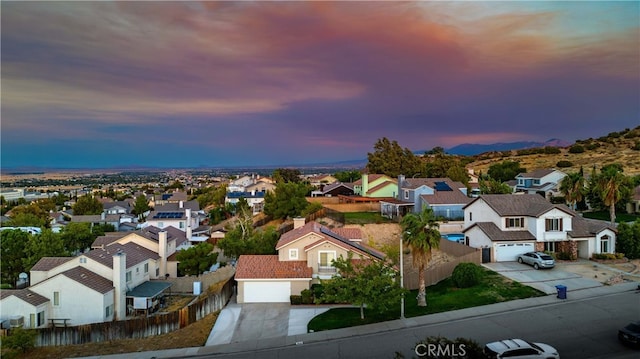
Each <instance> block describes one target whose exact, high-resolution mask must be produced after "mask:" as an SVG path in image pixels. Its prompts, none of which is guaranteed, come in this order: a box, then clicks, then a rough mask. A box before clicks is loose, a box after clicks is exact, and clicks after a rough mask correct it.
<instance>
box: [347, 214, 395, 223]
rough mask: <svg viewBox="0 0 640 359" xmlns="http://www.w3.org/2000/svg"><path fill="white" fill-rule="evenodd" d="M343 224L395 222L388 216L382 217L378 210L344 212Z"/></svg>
mask: <svg viewBox="0 0 640 359" xmlns="http://www.w3.org/2000/svg"><path fill="white" fill-rule="evenodd" d="M344 223H345V224H371V223H396V222H395V221H393V220H390V219H389V218H386V217H382V216H381V215H380V213H379V212H345V213H344Z"/></svg>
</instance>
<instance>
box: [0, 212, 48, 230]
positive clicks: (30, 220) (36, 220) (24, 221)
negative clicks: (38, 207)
mask: <svg viewBox="0 0 640 359" xmlns="http://www.w3.org/2000/svg"><path fill="white" fill-rule="evenodd" d="M46 224H47V222H46V221H45V220H44V219H43V218H42V217H39V216H37V215H35V214H33V213H16V214H12V216H11V219H10V220H9V221H7V225H8V226H9V227H41V228H43V227H46Z"/></svg>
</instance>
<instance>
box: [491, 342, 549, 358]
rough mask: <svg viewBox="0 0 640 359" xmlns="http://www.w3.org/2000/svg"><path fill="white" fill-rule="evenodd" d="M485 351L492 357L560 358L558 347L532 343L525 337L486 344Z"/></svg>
mask: <svg viewBox="0 0 640 359" xmlns="http://www.w3.org/2000/svg"><path fill="white" fill-rule="evenodd" d="M484 353H485V354H486V355H487V356H488V357H489V358H492V359H498V358H514V359H517V358H521V359H524V358H544V359H554V358H555V359H559V358H560V354H558V351H557V350H556V348H554V347H552V346H551V345H548V344H544V343H532V342H529V341H526V340H523V339H504V340H499V341H495V342H491V343H487V344H486V345H485V346H484Z"/></svg>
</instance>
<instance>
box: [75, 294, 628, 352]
mask: <svg viewBox="0 0 640 359" xmlns="http://www.w3.org/2000/svg"><path fill="white" fill-rule="evenodd" d="M637 288H638V282H624V283H620V284H616V285H612V286H601V287H595V288H588V289H581V290H575V291H571V292H569V293H568V294H567V299H566V300H562V299H558V298H556V296H555V295H547V296H544V297H537V298H528V299H519V300H514V301H509V302H503V303H496V304H490V305H485V306H480V307H473V308H466V309H460V310H455V311H450V312H444V313H438V314H431V315H425V316H421V317H414V318H406V319H399V320H392V321H388V322H382V323H375V324H368V325H361V326H357V327H351V328H343V329H336V330H327V331H322V332H317V333H305V334H297V335H290V336H282V337H276V338H267V339H258V340H249V341H244V342H237V343H230V344H222V345H213V346H204V347H194V348H182V349H170V350H163V351H154V352H139V353H127V354H116V355H104V356H100V355H98V356H92V357H85V358H86V359H102V358H104V359H148V358H156V359H160V358H173V357H176V356H188V355H206V354H225V353H237V352H247V351H254V350H258V349H268V348H278V347H284V346H291V345H296V344H299V343H309V342H317V341H324V340H330V339H339V338H345V337H350V336H356V335H364V334H370V333H379V332H385V331H390V330H395V329H403V328H408V327H414V326H420V325H428V324H438V323H443V322H449V321H452V320H458V319H463V318H472V317H482V316H485V315H491V314H496V313H501V312H506V311H513V310H520V309H526V308H531V307H537V306H543V305H553V304H557V303H560V302H561V301H568V302H571V301H580V300H583V299H587V298H593V297H601V296H608V295H613V294H616V293H621V292H625V291H634V290H636V289H637Z"/></svg>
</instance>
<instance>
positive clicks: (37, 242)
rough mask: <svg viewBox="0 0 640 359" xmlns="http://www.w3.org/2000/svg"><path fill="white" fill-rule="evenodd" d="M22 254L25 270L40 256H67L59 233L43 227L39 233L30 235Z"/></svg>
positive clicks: (67, 253)
mask: <svg viewBox="0 0 640 359" xmlns="http://www.w3.org/2000/svg"><path fill="white" fill-rule="evenodd" d="M24 254H25V257H24V258H23V265H24V267H25V269H26V270H31V267H33V265H34V264H36V263H37V262H38V261H39V260H40V258H42V257H68V256H69V252H67V250H66V249H65V245H64V242H63V241H62V236H61V234H60V233H53V232H52V231H51V230H50V229H45V230H43V231H42V233H40V234H36V235H32V236H30V237H29V240H28V241H27V244H26V246H25V253H24Z"/></svg>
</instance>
